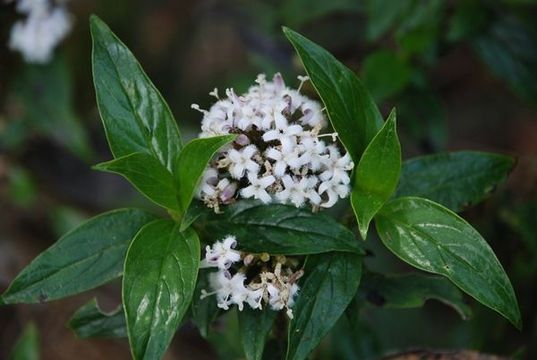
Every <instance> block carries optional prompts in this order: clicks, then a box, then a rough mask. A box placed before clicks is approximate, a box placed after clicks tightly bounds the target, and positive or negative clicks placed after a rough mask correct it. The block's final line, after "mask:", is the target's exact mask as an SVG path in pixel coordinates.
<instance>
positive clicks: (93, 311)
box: [69, 298, 127, 339]
mask: <svg viewBox="0 0 537 360" xmlns="http://www.w3.org/2000/svg"><path fill="white" fill-rule="evenodd" d="M69 327H70V328H71V329H72V330H73V331H74V332H75V334H76V336H78V337H79V338H81V339H89V338H115V337H127V324H126V323H125V314H124V313H123V307H121V306H119V307H118V308H117V309H116V310H114V311H112V312H110V313H105V312H104V311H102V310H101V309H100V308H99V305H98V304H97V300H96V299H95V298H93V299H91V300H90V301H88V302H87V303H86V304H85V305H84V306H82V307H81V308H80V309H78V310H77V311H76V312H75V313H74V314H73V317H72V318H71V320H69Z"/></svg>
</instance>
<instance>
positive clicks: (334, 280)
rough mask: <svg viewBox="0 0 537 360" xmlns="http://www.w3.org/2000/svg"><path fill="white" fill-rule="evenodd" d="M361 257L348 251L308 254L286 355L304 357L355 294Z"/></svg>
mask: <svg viewBox="0 0 537 360" xmlns="http://www.w3.org/2000/svg"><path fill="white" fill-rule="evenodd" d="M361 273H362V257H361V256H360V255H356V254H351V253H330V254H322V255H316V256H310V257H309V258H308V261H307V263H306V268H305V269H304V276H305V281H304V282H303V283H302V284H300V292H299V293H298V296H297V298H296V303H295V305H294V307H293V314H294V318H293V319H292V320H291V321H290V323H289V330H288V331H289V335H288V337H289V341H288V343H289V345H288V349H287V359H290V360H299V359H305V358H307V356H308V355H309V353H310V352H311V351H312V350H313V349H315V348H316V347H317V345H319V343H320V342H321V340H322V339H323V338H324V337H325V336H326V334H328V332H329V331H330V329H331V328H332V327H333V326H334V324H335V323H336V321H337V320H338V319H339V317H340V316H341V315H342V314H343V312H344V311H345V309H346V308H347V306H348V305H349V303H350V302H351V300H352V299H353V297H354V296H355V295H356V291H357V290H358V285H359V283H360V276H361Z"/></svg>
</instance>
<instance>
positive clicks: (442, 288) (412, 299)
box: [359, 273, 472, 320]
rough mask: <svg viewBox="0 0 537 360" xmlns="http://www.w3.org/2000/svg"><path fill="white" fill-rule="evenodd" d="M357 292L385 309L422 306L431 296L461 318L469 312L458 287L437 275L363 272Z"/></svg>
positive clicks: (464, 318) (465, 318)
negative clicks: (454, 311)
mask: <svg viewBox="0 0 537 360" xmlns="http://www.w3.org/2000/svg"><path fill="white" fill-rule="evenodd" d="M359 293H360V294H361V295H362V296H363V297H364V298H365V299H366V300H368V301H369V302H371V303H372V304H374V305H377V306H381V307H385V308H396V309H409V308H416V307H422V306H423V305H425V302H426V301H427V300H429V299H435V300H438V301H441V302H443V303H445V304H446V305H449V306H451V307H452V308H453V309H455V310H456V311H457V312H458V313H459V315H460V316H461V317H462V318H463V320H467V319H469V318H470V316H471V315H472V310H471V309H470V307H469V306H468V305H467V304H466V303H465V301H464V298H463V296H462V293H461V292H460V291H459V289H457V288H456V287H455V285H453V284H452V283H451V282H450V281H449V280H448V279H446V278H443V277H440V276H430V275H422V274H406V275H385V274H384V275H383V274H375V273H367V274H364V276H363V277H362V284H361V286H360V290H359Z"/></svg>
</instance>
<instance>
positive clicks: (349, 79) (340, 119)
mask: <svg viewBox="0 0 537 360" xmlns="http://www.w3.org/2000/svg"><path fill="white" fill-rule="evenodd" d="M283 32H284V33H285V35H286V36H287V38H288V39H289V41H290V42H291V44H293V46H294V48H295V50H296V52H297V53H298V55H299V56H300V58H301V59H302V63H303V64H304V67H305V69H306V72H307V73H308V75H309V77H310V79H311V82H312V83H313V86H314V87H315V89H316V90H317V92H318V93H319V96H320V97H321V99H322V100H323V102H324V104H325V106H326V111H327V113H328V117H329V118H330V121H331V123H332V126H333V127H334V129H335V130H336V131H337V133H338V135H339V138H340V140H341V142H342V143H343V145H344V146H345V148H346V149H347V151H348V152H349V154H350V156H351V157H352V159H353V160H354V163H356V164H357V163H358V161H359V159H360V156H361V155H362V152H363V151H364V150H365V148H366V147H367V145H368V144H369V142H370V141H371V139H372V138H373V137H374V136H375V134H376V133H377V131H378V130H379V129H380V128H381V126H382V122H383V120H382V116H381V115H380V112H379V110H378V108H377V106H376V105H375V102H374V101H373V99H372V98H371V95H369V93H368V92H367V89H366V88H365V87H364V85H363V84H362V83H361V82H360V80H359V79H358V78H357V77H356V75H355V74H354V72H353V71H352V70H350V69H349V68H347V67H346V66H345V65H343V64H342V63H340V62H339V61H338V60H336V58H334V57H333V56H332V55H331V54H330V53H329V52H327V51H326V50H325V49H323V48H322V47H320V46H319V45H317V44H315V43H313V42H312V41H310V40H308V39H306V38H305V37H303V36H302V35H300V34H298V33H296V32H294V31H292V30H290V29H288V28H285V27H284V29H283Z"/></svg>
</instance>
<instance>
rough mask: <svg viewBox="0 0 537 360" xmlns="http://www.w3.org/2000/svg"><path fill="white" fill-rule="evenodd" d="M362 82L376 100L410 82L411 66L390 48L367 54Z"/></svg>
mask: <svg viewBox="0 0 537 360" xmlns="http://www.w3.org/2000/svg"><path fill="white" fill-rule="evenodd" d="M362 73H363V79H364V84H365V86H366V88H367V89H369V91H370V92H371V94H372V95H373V97H374V98H375V100H376V101H377V102H382V101H383V100H385V99H386V98H389V97H390V96H393V95H395V94H397V93H399V92H400V91H402V90H403V89H404V88H405V87H406V86H407V85H408V84H409V82H410V79H411V76H412V68H411V67H410V65H409V64H408V63H407V62H406V61H405V59H404V58H402V57H401V56H398V55H397V54H396V53H395V52H393V51H391V50H379V51H376V52H373V53H371V54H369V55H368V56H367V57H366V58H365V59H364V62H363V65H362Z"/></svg>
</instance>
